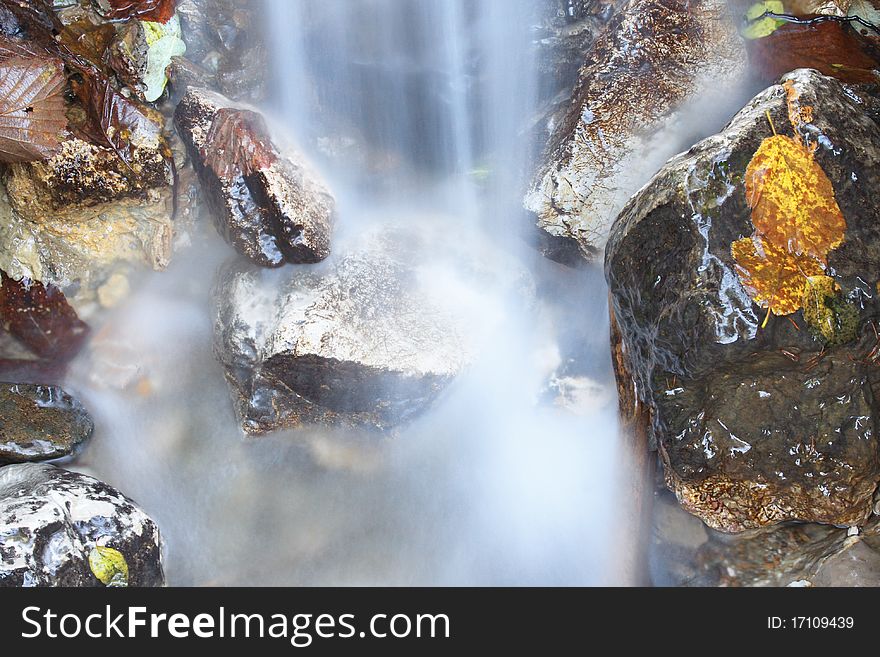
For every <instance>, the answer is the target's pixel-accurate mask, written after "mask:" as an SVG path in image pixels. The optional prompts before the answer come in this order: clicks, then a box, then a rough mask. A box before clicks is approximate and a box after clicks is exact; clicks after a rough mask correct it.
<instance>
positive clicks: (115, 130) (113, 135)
mask: <svg viewBox="0 0 880 657" xmlns="http://www.w3.org/2000/svg"><path fill="white" fill-rule="evenodd" d="M73 90H74V92H75V93H76V95H77V98H79V100H80V103H82V105H83V107H84V108H85V110H86V114H87V115H88V116H89V119H90V121H89V123H88V124H87V125H86V126H85V127H84V132H85V133H86V136H87V137H88V138H89V139H90V140H91V141H93V142H95V143H96V144H99V145H101V146H106V147H107V148H110V149H112V150H113V151H114V152H115V153H116V154H117V155H118V156H119V158H120V159H121V160H122V161H123V162H124V163H125V164H126V165H127V166H128V167H129V168H130V169H132V170H133V171H134V170H135V162H134V154H135V151H136V149H137V147H138V145H139V144H142V143H145V142H148V143H164V137H163V136H162V119H161V115H159V114H158V113H157V112H156V111H154V110H151V109H149V108H147V107H144V106H142V105H140V104H138V103H136V102H135V101H133V100H131V99H129V98H126V97H125V96H123V95H122V94H121V93H119V92H118V91H116V89H114V88H113V85H112V84H111V82H110V80H109V78H107V77H106V76H104V75H103V74H101V73H100V72H99V71H97V70H92V71H90V74H89V75H84V76H83V81H82V82H80V83H75V84H74V85H73ZM135 172H136V171H135Z"/></svg>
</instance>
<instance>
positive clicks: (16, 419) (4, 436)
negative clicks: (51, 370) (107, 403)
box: [0, 383, 94, 463]
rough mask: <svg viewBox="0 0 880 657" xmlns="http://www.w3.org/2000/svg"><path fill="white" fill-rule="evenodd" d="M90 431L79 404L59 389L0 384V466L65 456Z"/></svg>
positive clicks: (76, 446) (89, 422) (88, 418)
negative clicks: (0, 464) (3, 463)
mask: <svg viewBox="0 0 880 657" xmlns="http://www.w3.org/2000/svg"><path fill="white" fill-rule="evenodd" d="M93 430H94V424H93V423H92V419H91V418H90V417H89V414H88V413H87V412H86V410H85V408H83V406H82V404H80V403H79V402H78V401H77V400H76V399H74V398H73V397H71V396H70V395H68V394H67V393H66V392H64V391H63V390H62V389H61V388H58V387H56V386H42V385H27V384H13V383H0V463H2V462H5V463H21V462H24V461H45V460H49V459H57V458H61V457H63V456H69V455H71V454H72V453H73V452H74V451H75V450H76V449H77V448H78V447H79V445H80V444H81V443H83V442H84V441H86V440H88V439H89V438H90V437H91V435H92V431H93Z"/></svg>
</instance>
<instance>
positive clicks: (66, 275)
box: [0, 122, 174, 302]
mask: <svg viewBox="0 0 880 657" xmlns="http://www.w3.org/2000/svg"><path fill="white" fill-rule="evenodd" d="M140 126H141V127H140V128H139V129H140V133H139V136H138V137H137V138H132V142H133V143H135V144H137V146H136V147H135V148H134V149H133V160H132V165H131V167H129V165H126V164H125V163H124V162H123V161H122V160H121V159H120V158H119V157H118V156H117V155H116V154H115V153H114V152H113V151H111V150H110V149H109V148H105V147H102V146H98V145H95V144H92V143H88V142H86V141H83V140H81V139H78V138H76V137H71V138H69V139H68V140H67V141H65V142H64V143H63V145H62V149H61V151H60V152H59V153H58V154H57V155H56V156H55V157H53V158H51V159H49V160H45V161H42V162H31V163H26V164H13V165H10V166H9V167H7V170H6V172H5V174H4V178H3V182H4V183H5V189H3V190H0V269H3V270H4V271H6V272H7V273H8V274H9V275H10V276H11V277H13V278H16V279H21V278H28V279H31V280H36V281H41V282H43V283H46V284H54V285H58V286H59V287H61V288H63V289H65V290H68V289H69V288H71V287H74V288H75V289H76V292H75V294H71V295H70V296H71V297H76V298H77V302H80V301H82V302H85V301H88V300H91V299H93V298H94V295H95V291H96V289H97V288H98V287H100V286H101V285H103V284H104V283H105V282H106V280H107V279H108V278H109V277H110V276H112V275H113V274H114V273H116V272H117V271H119V269H120V268H125V267H131V266H148V267H151V268H153V269H164V268H165V267H166V266H167V264H168V261H169V259H170V257H171V241H172V235H173V230H174V224H173V201H172V190H171V183H172V173H171V166H170V164H169V161H168V157H167V155H168V151H167V148H168V147H167V145H166V143H165V140H164V138H163V136H162V126H161V125H159V124H158V123H157V124H155V125H152V127H149V124H148V122H143V123H141V124H140ZM71 300H73V299H71Z"/></svg>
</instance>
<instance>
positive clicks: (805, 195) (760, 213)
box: [745, 135, 846, 262]
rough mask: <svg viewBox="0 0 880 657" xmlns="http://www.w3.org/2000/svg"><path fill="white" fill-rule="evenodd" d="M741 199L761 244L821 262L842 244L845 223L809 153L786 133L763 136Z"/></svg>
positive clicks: (750, 163) (826, 177)
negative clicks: (744, 200) (761, 238)
mask: <svg viewBox="0 0 880 657" xmlns="http://www.w3.org/2000/svg"><path fill="white" fill-rule="evenodd" d="M745 184H746V200H747V202H748V204H749V207H750V208H751V209H752V223H753V224H754V226H755V229H756V230H757V232H758V233H759V234H761V235H762V236H763V238H764V241H765V242H772V243H773V244H774V245H775V246H777V247H779V248H781V249H783V250H786V251H789V252H791V253H792V254H794V255H808V256H812V257H814V258H816V259H818V260H820V261H822V262H824V261H825V257H826V255H827V253H828V251H830V250H831V249H833V248H835V247H837V246H839V245H840V244H841V243H842V242H843V238H844V234H845V233H846V220H845V219H844V218H843V214H842V213H841V211H840V208H839V207H838V205H837V201H836V200H835V198H834V188H833V187H832V185H831V181H830V180H829V179H828V176H826V175H825V172H824V171H823V170H822V167H821V166H819V164H818V162H816V160H815V159H813V153H812V151H811V150H810V149H809V148H807V147H806V146H804V145H802V144H801V143H800V142H798V141H796V140H794V139H792V138H791V137H787V136H785V135H774V136H773V137H768V138H767V139H765V140H764V141H763V142H761V146H760V147H759V148H758V151H757V152H756V153H755V155H754V157H753V158H752V161H751V162H749V165H748V167H747V168H746V175H745Z"/></svg>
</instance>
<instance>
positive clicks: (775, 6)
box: [742, 0, 785, 39]
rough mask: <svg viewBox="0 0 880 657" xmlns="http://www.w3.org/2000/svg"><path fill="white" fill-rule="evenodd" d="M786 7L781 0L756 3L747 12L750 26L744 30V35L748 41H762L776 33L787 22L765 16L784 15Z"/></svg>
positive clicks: (766, 0)
mask: <svg viewBox="0 0 880 657" xmlns="http://www.w3.org/2000/svg"><path fill="white" fill-rule="evenodd" d="M784 11H785V7H784V6H783V5H782V2H780V0H765V1H764V2H756V3H755V4H753V5H752V6H751V7H749V10H748V11H747V12H746V21H748V24H747V25H746V26H745V27H744V28H743V30H742V35H743V37H744V38H746V39H762V38H764V37H766V36H767V35H769V34H772V33H773V32H775V31H776V30H777V29H778V28H779V26H780V25H783V24H784V22H785V21H782V20H780V19H778V18H773V17H772V16H765V17H763V18H762V16H764V14H767V13H770V14H782V13H783V12H784Z"/></svg>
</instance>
